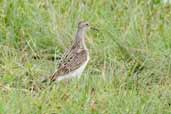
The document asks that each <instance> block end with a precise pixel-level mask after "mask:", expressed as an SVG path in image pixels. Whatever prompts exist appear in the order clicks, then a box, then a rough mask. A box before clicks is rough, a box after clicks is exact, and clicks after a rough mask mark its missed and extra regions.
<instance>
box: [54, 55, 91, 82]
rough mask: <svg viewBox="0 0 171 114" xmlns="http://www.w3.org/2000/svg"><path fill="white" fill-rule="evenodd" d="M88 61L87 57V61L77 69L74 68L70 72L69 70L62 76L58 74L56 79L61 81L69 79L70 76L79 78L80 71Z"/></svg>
mask: <svg viewBox="0 0 171 114" xmlns="http://www.w3.org/2000/svg"><path fill="white" fill-rule="evenodd" d="M88 61H89V57H88V59H87V61H86V62H85V63H84V64H83V65H82V66H81V67H80V68H78V69H76V70H74V71H72V72H70V73H68V74H66V75H64V76H59V77H58V79H57V81H61V80H64V79H70V78H74V77H78V78H79V77H80V76H81V74H82V72H83V71H84V69H85V67H86V65H87V63H88Z"/></svg>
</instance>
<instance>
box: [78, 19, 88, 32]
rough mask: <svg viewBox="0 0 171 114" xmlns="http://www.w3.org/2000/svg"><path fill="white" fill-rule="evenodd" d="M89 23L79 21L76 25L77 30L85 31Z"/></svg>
mask: <svg viewBox="0 0 171 114" xmlns="http://www.w3.org/2000/svg"><path fill="white" fill-rule="evenodd" d="M89 26H90V25H89V23H88V22H86V21H81V22H79V23H78V29H84V30H87V29H88V28H89Z"/></svg>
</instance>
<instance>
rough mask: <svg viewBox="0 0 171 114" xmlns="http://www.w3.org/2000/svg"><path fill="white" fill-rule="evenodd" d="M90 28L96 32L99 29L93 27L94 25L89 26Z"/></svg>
mask: <svg viewBox="0 0 171 114" xmlns="http://www.w3.org/2000/svg"><path fill="white" fill-rule="evenodd" d="M90 29H91V30H94V31H96V32H99V29H97V28H95V27H90Z"/></svg>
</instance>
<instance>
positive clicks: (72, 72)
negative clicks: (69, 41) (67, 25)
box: [50, 22, 89, 81]
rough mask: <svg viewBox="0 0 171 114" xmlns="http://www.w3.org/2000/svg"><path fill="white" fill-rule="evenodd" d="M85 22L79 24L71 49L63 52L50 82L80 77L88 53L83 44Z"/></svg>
mask: <svg viewBox="0 0 171 114" xmlns="http://www.w3.org/2000/svg"><path fill="white" fill-rule="evenodd" d="M88 27H89V25H88V23H87V22H80V23H79V24H78V30H77V33H76V37H75V41H74V43H73V45H72V47H71V48H70V49H69V50H68V51H67V52H65V54H64V55H63V57H62V59H61V62H60V64H59V67H58V69H57V71H55V72H54V74H53V75H52V76H51V77H50V80H51V81H61V80H63V79H69V78H73V77H80V76H81V74H82V72H83V71H84V69H85V67H86V65H87V63H88V61H89V52H88V49H87V47H86V44H85V35H86V30H87V28H88Z"/></svg>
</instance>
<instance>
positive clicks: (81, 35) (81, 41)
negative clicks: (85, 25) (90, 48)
mask: <svg viewBox="0 0 171 114" xmlns="http://www.w3.org/2000/svg"><path fill="white" fill-rule="evenodd" d="M85 37H86V31H85V30H83V29H78V31H77V34H76V37H75V38H76V39H75V43H77V45H79V46H80V48H84V49H87V47H86V44H85Z"/></svg>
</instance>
